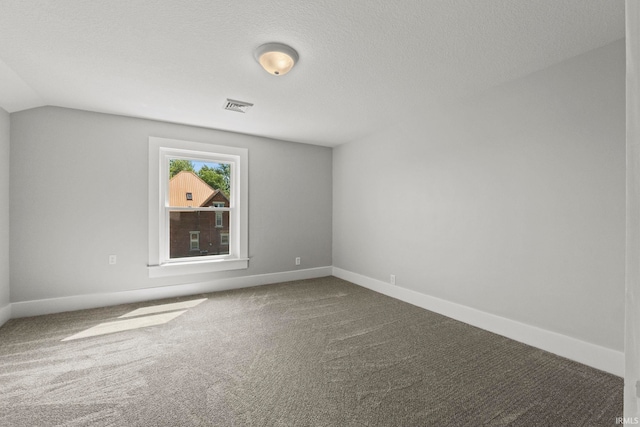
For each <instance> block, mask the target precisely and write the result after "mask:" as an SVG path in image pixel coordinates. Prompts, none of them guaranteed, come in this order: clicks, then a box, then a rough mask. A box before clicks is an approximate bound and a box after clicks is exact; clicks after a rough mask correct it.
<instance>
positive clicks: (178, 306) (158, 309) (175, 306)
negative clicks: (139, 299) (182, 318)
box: [118, 298, 207, 319]
mask: <svg viewBox="0 0 640 427" xmlns="http://www.w3.org/2000/svg"><path fill="white" fill-rule="evenodd" d="M206 300H207V299H206V298H202V299H194V300H190V301H182V302H174V303H171V304H160V305H152V306H149V307H142V308H139V309H137V310H133V311H132V312H130V313H127V314H123V315H122V316H120V317H118V319H122V318H125V317H134V316H143V315H146V314H153V313H163V312H165V311H173V310H182V309H185V308H191V307H195V306H196V305H198V304H200V303H201V302H204V301H206Z"/></svg>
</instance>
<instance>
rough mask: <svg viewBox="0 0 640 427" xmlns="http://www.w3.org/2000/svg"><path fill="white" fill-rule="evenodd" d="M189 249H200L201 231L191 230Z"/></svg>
mask: <svg viewBox="0 0 640 427" xmlns="http://www.w3.org/2000/svg"><path fill="white" fill-rule="evenodd" d="M189 250H191V251H199V250H200V232H199V231H190V232H189Z"/></svg>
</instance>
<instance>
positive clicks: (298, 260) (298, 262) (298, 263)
mask: <svg viewBox="0 0 640 427" xmlns="http://www.w3.org/2000/svg"><path fill="white" fill-rule="evenodd" d="M296 265H300V257H299V256H298V257H296Z"/></svg>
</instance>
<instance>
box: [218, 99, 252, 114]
mask: <svg viewBox="0 0 640 427" xmlns="http://www.w3.org/2000/svg"><path fill="white" fill-rule="evenodd" d="M251 107H253V104H250V103H248V102H242V101H235V100H233V99H229V98H227V102H225V104H224V109H225V110H229V111H236V112H238V113H246V112H247V111H248V110H249V108H251Z"/></svg>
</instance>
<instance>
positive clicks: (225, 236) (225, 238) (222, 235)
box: [220, 233, 229, 245]
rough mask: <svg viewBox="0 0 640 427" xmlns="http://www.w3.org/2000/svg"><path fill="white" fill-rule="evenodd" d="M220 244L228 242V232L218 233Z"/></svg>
mask: <svg viewBox="0 0 640 427" xmlns="http://www.w3.org/2000/svg"><path fill="white" fill-rule="evenodd" d="M220 244H221V245H228V244H229V233H220Z"/></svg>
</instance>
